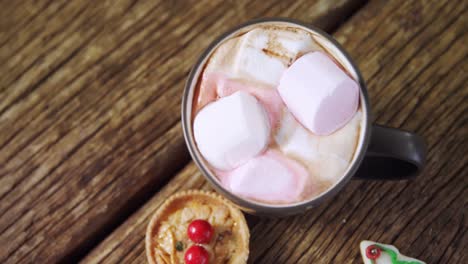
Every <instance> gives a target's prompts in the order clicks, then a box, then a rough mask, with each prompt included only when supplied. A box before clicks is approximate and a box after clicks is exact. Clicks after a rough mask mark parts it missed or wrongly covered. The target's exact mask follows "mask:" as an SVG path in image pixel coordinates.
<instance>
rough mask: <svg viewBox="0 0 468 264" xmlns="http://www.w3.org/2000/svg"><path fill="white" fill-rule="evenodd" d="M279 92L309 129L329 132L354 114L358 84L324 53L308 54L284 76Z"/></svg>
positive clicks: (357, 100)
mask: <svg viewBox="0 0 468 264" xmlns="http://www.w3.org/2000/svg"><path fill="white" fill-rule="evenodd" d="M278 91H279V94H280V96H281V98H282V99H283V101H284V103H285V104H286V106H287V107H288V109H289V110H290V111H291V112H292V113H293V115H294V116H295V117H296V118H297V119H298V120H299V122H301V123H302V124H303V125H304V126H305V127H306V128H307V129H309V130H310V131H312V132H313V133H315V134H317V135H329V134H331V133H333V132H335V131H336V130H337V129H339V128H341V127H343V126H344V125H345V124H346V123H347V122H348V121H349V120H351V118H352V117H353V116H354V113H355V112H356V110H357V108H358V105H359V86H358V84H357V83H356V82H355V81H354V80H353V79H351V78H350V77H349V76H348V75H347V74H346V73H345V72H344V71H343V70H341V69H340V67H338V66H337V65H336V64H335V63H334V62H333V60H332V59H330V58H329V57H328V56H327V55H326V54H324V53H322V52H312V53H308V54H306V55H304V56H302V57H300V58H299V59H298V60H296V61H295V62H294V63H293V64H292V65H291V66H290V67H289V68H288V69H287V70H286V71H285V72H284V74H283V75H282V77H281V80H280V84H279V87H278Z"/></svg>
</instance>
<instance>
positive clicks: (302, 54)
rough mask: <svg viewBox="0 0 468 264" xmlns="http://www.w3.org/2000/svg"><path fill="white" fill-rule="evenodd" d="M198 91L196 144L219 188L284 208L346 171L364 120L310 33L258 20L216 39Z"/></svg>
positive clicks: (346, 79)
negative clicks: (239, 31)
mask: <svg viewBox="0 0 468 264" xmlns="http://www.w3.org/2000/svg"><path fill="white" fill-rule="evenodd" d="M196 89H197V90H196V92H195V97H194V104H193V105H194V111H193V113H194V115H193V131H194V136H195V141H196V144H197V147H198V149H199V151H200V153H201V154H202V156H203V157H204V159H205V160H206V162H207V164H209V166H210V169H211V171H212V172H213V173H214V174H215V175H216V176H217V178H218V180H219V181H220V183H221V184H222V185H223V186H224V188H226V189H227V190H229V191H231V192H233V193H235V194H237V195H239V196H241V197H243V198H246V199H251V200H255V201H258V202H263V203H268V204H291V203H297V202H301V201H304V200H308V199H311V198H313V197H315V196H318V195H320V194H321V193H323V192H325V191H326V190H327V189H328V188H330V187H331V186H333V185H334V184H336V183H337V182H338V181H340V180H341V179H342V177H343V176H344V174H345V173H346V171H347V169H348V167H349V165H350V163H351V161H352V159H353V156H354V153H355V150H356V148H357V145H358V141H359V137H360V132H361V126H362V120H363V113H362V111H361V110H360V106H359V86H358V84H357V82H356V81H355V80H354V79H352V77H350V75H349V74H348V73H347V72H346V71H345V70H344V68H343V67H342V66H341V65H340V64H339V63H337V62H336V60H335V59H334V57H333V56H332V55H331V54H329V53H328V52H327V51H326V50H325V49H324V48H323V47H322V46H321V45H319V44H318V42H317V41H316V39H315V36H314V35H312V34H311V33H309V32H307V31H305V30H303V29H301V28H295V27H286V26H280V25H277V26H276V25H275V26H256V27H255V28H253V29H251V30H250V31H248V32H243V33H242V34H239V35H237V36H234V37H232V38H230V39H227V40H224V41H223V42H222V43H221V44H220V45H219V46H218V47H217V48H216V50H215V51H214V52H213V53H212V54H211V56H210V57H209V59H208V60H207V63H206V65H205V67H204V70H203V73H202V75H201V78H200V79H199V81H198V83H197V88H196Z"/></svg>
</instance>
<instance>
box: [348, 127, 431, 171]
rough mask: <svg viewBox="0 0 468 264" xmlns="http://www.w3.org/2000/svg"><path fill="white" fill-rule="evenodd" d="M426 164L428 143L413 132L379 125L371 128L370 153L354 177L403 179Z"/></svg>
mask: <svg viewBox="0 0 468 264" xmlns="http://www.w3.org/2000/svg"><path fill="white" fill-rule="evenodd" d="M425 163H426V144H425V143H424V140H423V139H422V138H421V137H420V136H418V135H416V134H414V133H411V132H408V131H404V130H399V129H396V128H390V127H384V126H380V125H373V126H372V133H371V138H370V143H369V147H368V149H367V153H366V155H365V157H364V160H363V161H362V163H361V165H360V167H359V168H358V170H357V172H356V174H355V176H354V177H355V178H358V179H371V180H402V179H409V178H412V177H414V176H416V175H418V174H419V172H421V170H422V168H423V167H424V165H425Z"/></svg>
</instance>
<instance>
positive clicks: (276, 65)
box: [233, 28, 320, 86]
mask: <svg viewBox="0 0 468 264" xmlns="http://www.w3.org/2000/svg"><path fill="white" fill-rule="evenodd" d="M318 49H320V48H319V46H317V45H316V44H315V42H314V41H313V40H312V38H311V36H310V35H309V34H307V33H305V32H303V31H300V32H299V31H298V32H292V31H288V30H284V29H275V30H272V29H265V28H258V29H254V30H251V31H249V32H248V33H246V34H245V35H243V36H242V37H241V40H240V45H239V50H238V51H237V57H236V59H235V63H234V68H233V75H234V77H236V78H244V79H245V78H246V79H251V80H254V81H257V82H261V83H265V84H268V85H272V86H276V85H278V83H279V80H280V78H281V75H282V74H283V72H284V71H285V70H286V68H287V67H288V66H289V64H290V63H291V62H292V61H293V60H295V59H296V58H297V57H298V55H299V54H303V53H306V52H309V51H312V50H318Z"/></svg>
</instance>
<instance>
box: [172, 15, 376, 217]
mask: <svg viewBox="0 0 468 264" xmlns="http://www.w3.org/2000/svg"><path fill="white" fill-rule="evenodd" d="M268 23H284V24H291V26H296V27H297V26H299V27H303V28H305V29H307V31H310V32H313V33H316V34H318V35H320V37H323V38H325V39H326V41H328V42H330V43H331V44H332V45H333V47H334V48H336V49H337V50H338V51H339V53H340V55H341V56H343V57H344V58H345V60H346V62H347V63H348V64H349V65H350V66H351V67H350V69H348V68H347V70H352V71H353V74H354V75H355V76H356V77H357V82H358V83H359V89H360V97H361V99H360V103H361V105H362V106H361V108H362V109H363V112H365V113H366V120H365V122H364V123H363V126H361V130H363V132H361V133H363V134H362V137H363V138H362V140H360V141H361V143H360V145H358V146H357V147H356V152H355V153H354V158H353V160H354V162H353V163H352V164H350V165H349V166H348V168H347V172H346V174H345V175H343V176H341V178H340V179H339V180H338V181H337V182H336V183H335V184H333V185H331V186H330V187H329V188H328V189H327V190H326V191H324V192H322V193H320V194H319V195H318V196H315V197H313V198H310V199H306V200H303V201H301V202H297V203H293V204H278V205H273V204H266V203H261V202H256V201H253V200H249V199H247V198H243V197H240V196H238V195H236V194H234V193H232V192H230V191H229V190H227V189H225V188H224V187H223V186H222V185H221V184H220V183H219V181H218V180H217V179H216V176H215V175H214V174H213V173H211V172H210V170H209V169H208V168H206V166H205V165H204V163H203V161H202V159H203V158H202V156H201V154H200V153H199V151H198V149H197V147H196V144H195V140H194V139H193V135H192V134H193V133H192V131H191V130H192V129H191V126H192V109H188V107H187V106H188V103H189V101H190V100H192V103H193V96H192V97H191V98H189V97H190V93H191V92H192V88H193V89H195V88H196V84H197V83H198V80H199V77H200V75H201V74H202V72H203V70H200V68H202V69H203V68H204V67H205V64H206V61H207V59H208V58H209V56H210V55H211V54H212V52H214V50H215V49H216V48H217V46H218V45H219V44H220V43H222V42H223V41H224V40H226V39H227V38H228V37H230V36H232V35H234V34H235V33H237V32H238V31H239V30H241V29H243V28H246V27H248V26H253V25H260V24H268ZM194 81H195V85H192V84H193V82H194ZM189 99H190V100H189ZM190 106H191V107H190V108H192V104H190ZM188 110H189V111H190V115H188V114H187V113H188V112H187V111H188ZM181 112H182V113H181V121H182V130H183V134H184V139H185V142H186V144H187V148H188V150H189V153H190V156H191V157H192V159H193V161H194V162H195V164H196V165H197V167H198V169H199V170H200V171H201V172H202V174H203V176H204V177H205V178H206V179H207V180H208V182H210V184H211V186H213V187H214V189H215V190H216V191H217V192H219V193H221V194H222V195H223V196H225V197H226V198H228V199H229V200H230V201H232V202H234V203H235V204H236V205H237V206H238V207H240V208H241V209H242V210H243V211H245V212H247V213H252V214H259V215H269V216H271V215H274V216H281V215H283V216H284V215H292V214H297V213H301V212H305V211H306V210H308V209H311V208H313V207H316V206H317V205H319V204H321V203H323V202H324V200H326V199H328V198H330V197H333V196H335V195H336V194H337V193H338V192H339V191H340V190H341V189H342V188H343V187H344V186H345V185H346V184H347V183H348V182H349V180H350V179H351V178H352V176H353V175H354V174H355V173H356V171H357V169H358V168H359V166H360V164H361V162H362V160H363V159H364V156H365V154H366V152H367V148H368V145H369V141H370V134H371V129H370V127H371V123H370V115H371V109H370V103H369V97H368V92H367V87H366V84H365V82H364V79H363V77H362V74H361V72H360V70H359V68H358V67H357V65H356V64H355V63H354V61H353V60H352V58H351V57H350V56H349V54H348V53H347V52H346V50H345V49H344V48H343V47H342V46H341V44H339V43H338V42H337V41H336V40H335V39H334V38H333V37H332V36H330V35H329V34H328V33H326V32H324V31H322V30H321V29H319V28H317V27H314V26H312V25H309V24H306V23H303V22H301V21H298V20H295V19H290V18H281V17H273V18H260V19H253V20H249V21H247V22H245V23H241V24H239V25H237V26H235V27H233V28H231V29H230V30H228V31H226V32H224V33H223V34H221V35H220V36H219V37H217V38H216V39H215V40H214V41H212V42H211V43H210V45H208V47H207V48H206V49H205V50H204V51H203V52H202V54H201V55H200V56H199V58H198V59H197V61H196V63H195V64H194V65H193V67H192V69H191V70H190V73H189V76H188V78H187V81H186V83H185V87H184V93H183V96H182V106H181Z"/></svg>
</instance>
